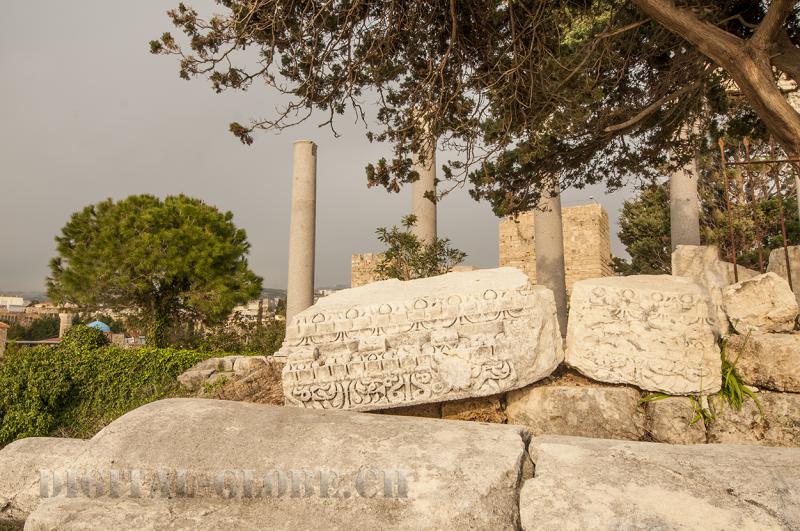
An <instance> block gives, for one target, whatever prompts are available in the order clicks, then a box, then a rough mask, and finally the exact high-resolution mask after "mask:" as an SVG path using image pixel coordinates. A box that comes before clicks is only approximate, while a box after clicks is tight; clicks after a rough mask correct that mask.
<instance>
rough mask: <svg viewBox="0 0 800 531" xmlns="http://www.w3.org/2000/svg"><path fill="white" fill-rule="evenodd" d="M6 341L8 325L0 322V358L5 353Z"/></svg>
mask: <svg viewBox="0 0 800 531" xmlns="http://www.w3.org/2000/svg"><path fill="white" fill-rule="evenodd" d="M6 342H8V325H7V324H5V323H0V358H2V357H3V354H5V353H6Z"/></svg>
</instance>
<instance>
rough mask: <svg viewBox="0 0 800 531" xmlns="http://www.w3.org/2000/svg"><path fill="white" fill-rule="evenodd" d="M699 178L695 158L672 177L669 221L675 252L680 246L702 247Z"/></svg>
mask: <svg viewBox="0 0 800 531" xmlns="http://www.w3.org/2000/svg"><path fill="white" fill-rule="evenodd" d="M698 176H699V172H698V171H697V159H696V158H694V159H692V161H691V162H689V163H688V164H687V165H686V166H684V167H683V168H680V169H679V170H677V171H676V172H675V173H673V174H672V176H671V177H670V180H669V201H670V208H669V220H670V239H671V241H672V250H673V251H674V250H675V248H676V247H677V246H678V245H700V199H699V196H698V194H697V178H698Z"/></svg>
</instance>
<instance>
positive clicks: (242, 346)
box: [192, 319, 286, 356]
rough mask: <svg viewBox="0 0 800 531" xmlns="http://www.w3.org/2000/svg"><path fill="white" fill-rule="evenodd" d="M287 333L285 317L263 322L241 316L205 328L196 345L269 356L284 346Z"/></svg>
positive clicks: (204, 348) (197, 347) (210, 349)
mask: <svg viewBox="0 0 800 531" xmlns="http://www.w3.org/2000/svg"><path fill="white" fill-rule="evenodd" d="M285 335H286V322H285V321H278V320H277V319H267V320H265V321H264V322H262V323H253V322H247V321H244V320H241V319H239V320H235V321H234V322H233V323H230V324H226V325H223V326H217V327H213V328H208V329H206V330H204V331H203V333H202V334H201V335H200V336H199V337H198V338H197V340H196V341H195V342H194V344H193V345H192V346H193V347H194V348H196V349H197V350H200V351H203V352H208V351H212V352H220V351H222V352H231V353H234V354H243V355H247V356H269V355H271V354H274V353H275V352H276V351H277V350H278V349H279V348H281V345H282V344H283V339H284V336H285Z"/></svg>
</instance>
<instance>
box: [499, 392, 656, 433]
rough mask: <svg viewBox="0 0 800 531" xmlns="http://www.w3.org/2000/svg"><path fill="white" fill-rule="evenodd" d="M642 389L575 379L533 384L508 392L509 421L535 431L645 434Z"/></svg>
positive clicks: (507, 411) (507, 412)
mask: <svg viewBox="0 0 800 531" xmlns="http://www.w3.org/2000/svg"><path fill="white" fill-rule="evenodd" d="M640 398H641V395H640V394H639V391H638V390H636V389H633V388H631V387H626V386H613V385H602V384H597V383H590V382H588V381H584V382H580V381H577V380H576V379H574V378H573V379H568V380H566V381H564V380H561V381H556V382H554V383H548V384H534V385H532V386H528V387H525V388H523V389H517V390H516V391H512V392H510V393H508V394H507V395H506V415H507V416H508V423H509V424H519V425H522V426H525V427H526V428H528V429H529V430H530V432H531V434H532V435H535V436H537V435H575V436H579V437H599V438H602V439H633V440H638V439H641V438H642V437H643V436H644V420H645V418H644V410H643V409H642V408H641V407H639V406H638V405H637V403H638V401H639V399H640Z"/></svg>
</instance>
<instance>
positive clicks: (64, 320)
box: [58, 313, 73, 337]
mask: <svg viewBox="0 0 800 531" xmlns="http://www.w3.org/2000/svg"><path fill="white" fill-rule="evenodd" d="M72 317H73V316H72V314H71V313H60V314H58V337H64V334H66V333H67V330H69V329H70V328H72Z"/></svg>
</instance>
